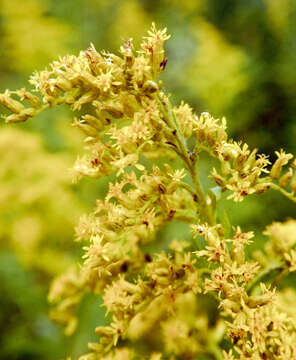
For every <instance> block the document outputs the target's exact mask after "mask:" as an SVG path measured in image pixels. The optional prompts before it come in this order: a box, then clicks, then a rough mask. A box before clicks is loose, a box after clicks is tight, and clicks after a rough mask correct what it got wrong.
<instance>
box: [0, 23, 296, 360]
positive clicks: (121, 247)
mask: <svg viewBox="0 0 296 360" xmlns="http://www.w3.org/2000/svg"><path fill="white" fill-rule="evenodd" d="M168 39H169V36H168V35H167V33H166V29H164V30H157V29H156V27H155V25H154V24H153V26H152V29H151V31H149V32H148V36H147V37H145V38H144V40H143V42H142V44H141V48H140V50H138V51H136V50H135V49H134V47H133V43H132V40H128V41H126V42H125V43H124V44H123V45H122V46H121V48H120V56H117V55H114V54H111V53H108V52H102V53H99V52H97V51H96V50H95V48H94V47H93V45H91V46H90V47H89V48H88V49H87V50H85V51H82V52H81V53H80V54H79V55H78V56H77V57H76V56H65V57H63V58H61V59H59V60H58V61H55V62H53V63H52V64H51V66H50V70H45V71H42V72H39V73H36V74H34V75H33V76H32V77H31V80H30V83H31V84H32V85H34V87H35V89H34V90H33V92H29V91H27V90H25V89H22V90H19V91H8V90H7V91H6V92H5V93H4V94H1V95H0V102H1V103H2V104H3V105H4V106H6V107H7V108H8V109H9V110H10V111H12V112H13V114H12V115H8V116H7V117H6V122H8V123H10V122H19V121H25V120H27V119H29V118H31V117H33V116H35V115H37V114H38V113H39V112H40V111H43V110H45V109H47V108H50V107H53V106H56V105H60V104H67V105H68V106H70V108H71V109H72V110H73V111H74V112H76V114H77V117H75V119H74V123H73V125H74V126H76V127H78V128H79V129H80V130H81V131H82V132H83V133H84V134H85V140H84V142H85V148H86V150H87V153H86V154H85V155H83V156H82V157H80V158H79V159H78V160H77V162H76V164H75V166H74V169H73V173H74V178H75V179H78V178H80V177H81V176H90V177H92V178H100V177H104V176H109V175H113V182H111V183H110V184H109V190H108V192H107V195H106V196H105V198H104V199H103V200H98V201H97V204H96V207H95V209H94V211H93V212H92V213H91V214H90V215H89V216H84V217H82V218H81V221H80V223H79V225H78V226H77V228H76V233H77V238H78V240H80V241H84V242H85V241H86V242H87V246H84V251H85V254H84V256H83V263H82V265H81V266H80V268H79V269H70V270H69V271H68V272H67V273H65V274H62V275H61V276H60V277H59V278H57V279H56V280H55V282H54V283H53V285H52V288H51V291H50V295H49V300H50V301H51V302H52V303H53V310H52V314H51V315H52V317H53V318H54V319H55V320H56V321H58V322H60V323H61V324H63V325H65V327H66V330H65V331H66V333H67V334H71V333H72V332H73V331H75V328H76V326H77V318H76V308H77V306H78V305H79V303H80V301H81V299H82V298H83V295H84V294H85V293H86V292H89V291H90V292H93V293H95V294H102V296H103V302H104V306H105V307H106V313H107V314H109V316H110V319H111V320H110V323H109V324H108V325H106V326H98V327H97V328H96V333H97V334H98V335H99V337H100V340H99V342H98V343H91V344H89V349H90V353H89V354H86V355H84V356H82V357H81V360H96V359H117V360H123V359H151V360H156V359H161V358H164V359H166V358H170V359H178V358H186V359H196V358H198V357H199V356H205V357H210V358H215V359H223V358H224V359H241V360H242V359H246V358H248V359H254V360H255V359H256V360H257V359H282V360H284V359H293V358H296V347H295V344H296V332H295V323H294V320H293V319H291V317H290V316H289V315H288V314H282V313H280V310H279V309H280V308H281V307H280V305H278V303H277V300H276V299H277V296H276V285H277V283H278V281H279V280H280V279H281V277H283V276H285V274H286V273H287V272H288V273H289V272H291V271H295V268H296V252H295V250H294V249H293V246H294V245H295V242H296V241H295V221H294V220H293V221H292V220H291V221H289V222H287V223H284V224H278V223H275V224H272V225H271V226H270V227H268V228H267V230H266V234H268V235H269V236H270V237H271V239H272V240H271V242H270V243H269V244H271V246H269V247H268V246H267V247H266V250H265V252H264V253H263V252H262V253H260V254H259V253H257V254H255V255H256V258H257V262H255V261H251V260H250V261H249V260H247V259H246V251H245V247H246V245H248V244H249V243H250V241H251V239H252V238H253V236H254V235H253V233H252V232H247V233H244V232H242V231H241V229H240V228H239V227H237V228H234V230H233V234H232V235H228V234H227V235H226V229H224V228H223V226H222V225H221V224H220V223H219V219H217V213H216V201H217V200H218V199H217V198H216V196H215V194H214V193H213V192H212V191H209V192H208V194H206V193H205V191H204V189H203V187H202V186H201V183H200V178H199V174H198V169H197V164H198V161H199V154H200V153H201V152H203V151H206V152H207V153H208V154H209V155H210V156H212V157H213V158H215V159H216V160H218V163H219V164H220V167H219V169H218V170H217V169H213V171H212V174H211V176H212V178H213V179H214V180H215V182H216V183H217V185H218V187H219V188H220V190H221V191H228V192H230V195H229V196H228V197H229V198H233V199H234V200H235V201H241V200H243V199H244V197H245V196H247V195H250V194H254V193H255V194H260V193H262V192H264V191H266V190H268V189H276V190H279V191H281V192H282V193H283V194H284V195H285V196H287V197H288V198H289V199H290V200H292V201H294V202H296V197H295V192H296V175H295V168H296V165H295V160H294V162H292V163H291V165H290V167H289V169H288V171H287V172H284V173H283V174H282V171H283V167H284V166H286V165H288V164H289V162H290V160H291V159H292V155H291V154H286V153H285V152H284V151H282V150H281V151H280V152H276V155H277V160H276V161H275V163H274V164H273V165H271V164H270V162H269V160H268V157H267V156H265V155H263V154H261V155H258V154H257V150H253V151H251V150H249V148H248V145H247V144H241V143H239V142H235V141H234V140H232V139H229V138H228V135H227V132H226V120H225V119H222V120H221V121H220V120H218V119H214V118H213V117H212V116H211V115H210V114H208V113H202V114H201V115H200V116H197V115H196V114H194V112H193V111H192V109H191V108H190V107H189V106H188V105H187V104H185V103H181V105H180V106H179V107H173V106H172V105H171V104H170V100H169V97H168V96H167V95H166V94H165V92H164V91H163V90H162V82H161V81H160V80H158V76H159V75H160V74H161V72H162V71H164V70H165V67H166V64H167V58H166V57H165V54H164V48H163V44H164V42H165V41H166V40H168ZM33 93H39V96H40V95H41V97H39V96H37V95H35V94H33ZM17 97H18V98H19V99H20V100H21V101H20V100H19V99H17ZM24 103H25V104H27V105H24ZM168 157H169V158H170V159H175V160H176V164H177V165H179V168H178V169H177V170H176V169H174V168H173V166H170V165H169V164H167V161H168V160H167V159H168ZM149 159H158V160H161V161H160V163H161V162H162V163H164V164H162V165H159V166H156V165H155V164H153V163H151V162H150V161H149ZM180 163H182V164H181V166H180ZM270 165H271V166H270ZM114 179H115V180H114ZM173 219H175V220H178V221H182V222H185V223H187V224H191V228H192V232H193V235H194V236H196V237H197V238H199V239H201V244H202V243H204V246H203V247H202V248H200V249H198V250H197V249H196V244H194V242H192V243H187V242H177V241H173V242H172V243H171V245H170V251H169V252H161V253H159V254H151V253H150V252H149V251H147V248H148V249H149V247H147V246H148V245H147V244H149V243H150V242H151V241H155V242H156V241H157V242H160V241H161V240H162V239H161V238H160V236H159V234H160V233H159V230H160V229H161V228H162V227H163V226H164V225H165V224H167V223H168V222H170V221H171V220H173ZM270 254H272V256H273V258H274V263H273V264H272V266H271V267H270V264H268V261H266V258H267V257H268V256H271V255H270ZM274 274H276V277H275V279H273V280H270V279H266V277H272V276H273V275H274ZM265 280H266V281H265ZM265 282H266V283H268V282H269V283H270V284H269V285H268V286H267V285H265Z"/></svg>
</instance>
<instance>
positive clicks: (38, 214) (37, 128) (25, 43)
mask: <svg viewBox="0 0 296 360" xmlns="http://www.w3.org/2000/svg"><path fill="white" fill-rule="evenodd" d="M152 21H154V22H155V23H156V24H157V26H158V27H167V28H168V31H169V33H170V34H171V35H172V38H171V39H170V41H169V42H168V43H167V47H166V50H167V57H168V64H167V68H166V71H165V72H164V74H163V76H162V79H163V81H164V83H165V89H166V90H167V91H168V92H170V93H172V99H173V102H174V103H175V104H178V103H179V102H180V101H181V100H184V101H186V102H189V103H190V105H191V106H192V107H193V108H194V109H195V111H196V112H198V113H199V112H203V111H208V112H210V113H211V114H212V115H213V116H215V117H217V118H219V117H222V116H225V117H226V118H227V120H228V127H229V132H230V134H231V135H232V136H233V137H234V138H235V139H236V140H239V139H241V140H243V141H247V142H248V144H249V145H250V146H251V147H257V148H258V149H259V151H260V152H265V153H267V154H269V155H270V157H271V158H274V154H273V152H274V150H276V149H279V148H281V147H282V148H284V149H286V150H287V151H289V152H292V153H294V154H295V153H296V145H295V144H296V142H295V138H296V101H295V94H296V2H295V1H292V0H249V1H235V0H183V1H179V0H125V1H124V0H26V1H22V0H0V90H1V92H3V91H4V90H5V89H6V88H12V89H14V88H21V87H24V86H26V85H27V83H26V81H27V78H28V76H29V75H30V74H31V73H32V72H33V71H34V70H41V69H43V68H44V67H45V66H46V65H47V64H48V63H49V62H51V61H53V60H54V59H55V58H57V57H58V56H62V55H65V54H67V53H73V54H77V53H78V52H79V51H80V50H83V49H86V48H87V47H88V46H89V43H90V42H92V43H94V45H95V47H96V48H97V49H98V50H100V49H105V50H110V51H113V52H116V51H117V49H118V48H119V46H120V44H121V43H122V42H123V41H124V40H126V39H127V38H129V37H132V38H133V39H134V41H135V43H136V44H137V43H138V42H139V40H140V39H141V37H142V36H143V35H144V34H145V32H146V31H147V29H148V28H149V27H150V25H151V22H152ZM1 111H4V109H2V110H1ZM70 122H71V114H70V113H69V111H68V110H67V109H66V108H63V107H61V108H58V109H54V110H51V111H47V112H45V113H42V114H40V115H39V116H38V118H37V119H34V120H32V121H29V122H28V123H25V124H23V125H10V126H8V125H3V124H1V127H0V306H1V307H0V309H1V311H0V359H3V360H4V359H5V360H14V359H44V360H45V359H60V358H63V357H64V356H66V355H70V356H73V358H74V359H75V358H76V357H77V356H78V355H80V354H82V353H84V352H86V350H87V346H86V345H87V342H88V341H89V340H91V339H95V335H94V334H93V332H94V331H93V330H94V327H95V326H96V325H97V324H98V323H99V322H100V321H101V322H103V321H104V319H103V314H104V311H103V309H102V308H100V307H99V306H98V302H97V299H95V298H93V297H89V298H86V299H85V300H84V302H83V304H82V306H81V308H80V309H79V314H80V315H79V316H80V325H79V328H78V331H77V332H76V333H75V334H74V335H73V336H71V337H69V338H66V337H65V336H64V335H63V332H62V329H60V328H59V327H57V326H56V325H54V324H53V323H52V322H51V321H50V319H49V318H48V315H47V314H48V305H47V290H48V287H49V284H50V281H51V280H52V278H53V277H54V276H55V275H57V274H59V273H61V272H62V271H63V270H65V269H66V268H68V267H69V266H71V265H72V264H74V263H75V262H76V261H77V259H79V258H80V255H81V249H80V247H81V246H80V244H77V243H75V242H74V241H73V239H74V227H75V224H76V223H77V221H78V219H79V216H80V215H82V214H83V213H84V212H89V211H90V210H91V209H92V207H93V206H94V204H95V200H96V198H98V197H100V196H103V194H104V192H105V191H106V186H107V182H106V181H104V180H103V181H100V182H97V181H94V180H82V181H81V182H80V183H79V184H72V183H71V179H70V176H69V173H68V171H67V170H68V168H70V167H71V164H72V163H73V161H74V160H75V158H76V154H77V153H78V152H80V151H81V150H80V149H81V148H82V139H81V137H80V135H79V134H78V133H77V131H76V130H75V129H73V128H71V126H70ZM211 165H212V163H211V160H210V159H208V158H206V157H205V158H203V159H202V163H201V167H202V171H201V174H202V181H203V183H204V184H205V186H211V181H210V180H209V179H208V177H207V175H208V171H209V169H210V167H211ZM295 210H296V208H295V205H293V204H291V203H289V201H288V200H286V199H284V198H282V197H281V196H280V195H279V194H276V193H272V192H270V193H267V194H264V195H263V196H260V198H258V197H257V196H250V197H249V198H248V199H246V200H245V201H244V202H243V203H242V204H234V203H232V202H231V201H226V200H225V199H223V200H222V201H221V203H220V205H219V212H220V214H221V216H222V215H223V214H224V212H225V211H226V212H227V213H228V217H229V218H230V221H231V223H232V224H233V225H241V226H242V228H243V230H246V231H247V230H250V229H252V230H255V233H256V236H257V240H256V243H255V244H254V245H253V248H254V247H260V246H262V243H263V242H264V238H263V237H262V235H260V233H261V231H262V229H264V227H265V226H266V225H267V224H269V223H270V222H271V221H273V220H284V219H286V218H287V217H288V216H293V215H295V213H296V211H295ZM186 230H187V229H185V228H184V226H181V225H180V224H178V223H172V224H170V225H169V226H168V227H167V228H165V229H164V230H163V231H162V232H161V236H163V237H164V238H165V239H168V240H170V239H171V237H172V234H173V233H174V237H177V238H179V239H182V238H184V237H188V236H189V233H188V231H186ZM175 234H177V236H176V235H175ZM165 242H166V241H165ZM156 250H159V249H158V248H156V247H155V248H154V251H156Z"/></svg>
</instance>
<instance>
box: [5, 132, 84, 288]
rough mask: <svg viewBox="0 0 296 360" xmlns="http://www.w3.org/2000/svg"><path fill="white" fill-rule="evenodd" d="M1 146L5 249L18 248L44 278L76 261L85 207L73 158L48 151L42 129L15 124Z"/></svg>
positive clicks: (21, 256)
mask: <svg viewBox="0 0 296 360" xmlns="http://www.w3.org/2000/svg"><path fill="white" fill-rule="evenodd" d="M7 149H13V151H7ZM0 151H1V154H3V155H2V156H1V160H0V166H1V173H0V187H1V195H0V199H1V201H0V240H1V241H0V249H1V250H2V251H3V250H5V251H13V252H14V253H15V254H16V255H17V257H18V258H19V259H20V261H21V263H22V264H23V266H24V267H25V268H27V269H34V270H35V271H36V272H37V273H39V276H41V277H42V278H43V281H44V280H45V279H52V278H53V277H54V276H56V275H58V274H59V273H61V272H62V271H64V270H66V269H67V268H68V267H69V266H70V265H73V263H75V260H76V255H75V249H74V248H75V246H73V245H75V244H73V242H72V241H71V240H72V237H73V227H74V226H75V222H76V221H77V220H78V219H79V214H81V212H82V211H84V207H83V206H82V203H81V201H80V200H79V199H78V198H77V197H76V196H75V193H74V191H73V186H72V184H71V176H70V174H68V173H67V171H65V169H67V168H69V167H70V166H71V159H70V158H69V157H68V156H66V155H65V154H53V153H48V152H47V151H46V150H45V149H44V145H43V144H42V142H41V139H40V137H38V136H37V135H36V134H30V133H28V132H25V131H22V130H21V129H13V128H9V127H7V128H2V129H1V131H0ZM4 154H5V155H4ZM33 157H34V161H32V158H33ZM20 184H21V185H20ZM53 193H54V194H55V196H56V197H57V198H58V203H57V198H56V197H53V196H52V194H53ZM75 219H76V220H75ZM49 224H50V226H48V225H49ZM71 228H72V229H71ZM60 234H63V235H62V236H61V235H60ZM77 250H78V249H77V248H76V252H78V251H77Z"/></svg>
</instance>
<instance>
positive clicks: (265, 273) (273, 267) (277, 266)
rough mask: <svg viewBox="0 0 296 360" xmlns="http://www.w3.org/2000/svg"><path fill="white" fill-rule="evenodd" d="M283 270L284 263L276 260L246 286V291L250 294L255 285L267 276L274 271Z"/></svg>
mask: <svg viewBox="0 0 296 360" xmlns="http://www.w3.org/2000/svg"><path fill="white" fill-rule="evenodd" d="M282 270H283V264H282V263H279V262H276V263H274V264H272V265H271V266H269V267H267V268H266V269H263V270H262V271H261V272H260V273H259V274H258V275H257V276H256V277H255V278H254V279H253V280H252V281H251V282H250V283H249V284H248V286H247V287H246V291H247V293H248V294H251V292H252V290H253V289H254V287H255V286H256V285H257V284H258V283H260V282H261V281H263V279H264V278H265V277H267V276H268V275H270V274H271V273H272V272H277V271H282Z"/></svg>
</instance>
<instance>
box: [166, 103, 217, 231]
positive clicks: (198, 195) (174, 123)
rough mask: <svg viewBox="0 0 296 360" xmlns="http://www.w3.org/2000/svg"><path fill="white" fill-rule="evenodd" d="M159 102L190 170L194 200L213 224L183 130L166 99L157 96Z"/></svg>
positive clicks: (213, 219) (202, 214) (209, 222)
mask: <svg viewBox="0 0 296 360" xmlns="http://www.w3.org/2000/svg"><path fill="white" fill-rule="evenodd" d="M159 104H160V108H161V110H162V113H163V115H164V116H165V119H166V121H167V124H168V126H169V127H170V128H171V129H172V130H173V131H174V133H175V138H176V141H177V145H178V147H179V151H176V152H177V153H179V155H180V154H182V156H181V158H182V159H183V161H184V163H185V165H186V168H187V170H188V171H189V172H190V175H191V178H192V182H193V185H194V188H195V192H194V194H193V198H194V200H195V201H196V202H197V203H198V205H199V207H200V210H201V211H200V214H201V216H202V218H203V220H204V221H206V222H207V223H208V224H209V225H214V224H215V223H216V220H215V216H214V215H213V214H212V211H211V208H210V206H209V205H208V204H207V201H206V197H205V194H204V192H203V189H202V187H201V184H200V181H199V177H198V172H197V168H196V156H193V157H191V156H190V151H189V150H188V147H187V142H186V140H185V138H184V136H183V132H182V130H181V127H180V124H179V121H178V119H177V118H176V116H175V114H174V112H173V110H172V106H171V104H170V102H169V100H168V99H164V98H161V97H159Z"/></svg>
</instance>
